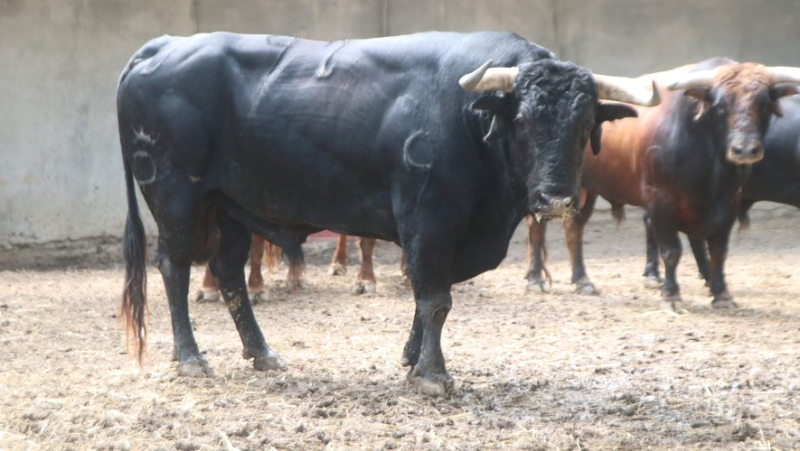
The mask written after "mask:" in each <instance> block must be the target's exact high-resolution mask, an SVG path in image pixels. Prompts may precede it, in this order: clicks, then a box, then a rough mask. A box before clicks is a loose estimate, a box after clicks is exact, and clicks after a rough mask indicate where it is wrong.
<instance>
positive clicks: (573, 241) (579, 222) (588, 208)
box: [564, 192, 600, 294]
mask: <svg viewBox="0 0 800 451" xmlns="http://www.w3.org/2000/svg"><path fill="white" fill-rule="evenodd" d="M596 201H597V194H594V193H590V192H587V193H586V202H585V203H584V205H583V206H582V207H581V209H580V211H579V212H578V214H577V215H575V216H573V217H571V218H569V219H567V220H566V221H564V237H565V238H566V240H567V247H568V248H569V259H570V262H571V263H572V283H573V284H574V285H575V292H576V293H578V294H600V292H599V291H598V290H597V288H595V286H594V284H593V283H592V281H591V280H589V276H587V275H586V265H585V264H584V262H583V231H584V229H585V228H586V223H587V222H589V218H591V217H592V212H593V211H594V204H595V202H596Z"/></svg>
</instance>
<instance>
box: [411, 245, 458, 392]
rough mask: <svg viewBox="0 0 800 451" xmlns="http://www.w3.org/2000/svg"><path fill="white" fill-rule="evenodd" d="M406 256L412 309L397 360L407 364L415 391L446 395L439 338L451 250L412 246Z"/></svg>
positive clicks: (448, 384)
mask: <svg viewBox="0 0 800 451" xmlns="http://www.w3.org/2000/svg"><path fill="white" fill-rule="evenodd" d="M406 255H407V262H408V272H409V276H410V279H411V285H412V287H413V289H414V300H415V302H416V309H415V312H414V322H413V324H412V326H411V331H410V333H409V337H408V341H407V342H406V345H405V348H404V350H403V358H402V361H401V363H402V364H403V366H410V367H411V368H410V370H409V372H408V380H409V382H411V383H412V384H414V386H415V387H416V388H417V390H418V391H420V392H421V393H424V394H427V395H431V396H440V395H448V394H450V393H451V392H452V390H453V378H452V377H451V376H450V374H449V373H448V372H447V368H446V367H445V360H444V354H443V352H442V342H441V340H442V329H443V327H444V323H445V320H447V314H448V313H449V312H450V308H451V307H452V304H453V301H452V297H451V295H450V286H451V284H450V281H449V269H450V266H451V264H450V261H451V259H452V251H451V250H449V249H442V248H441V247H438V246H436V247H434V246H427V247H426V246H425V245H416V246H414V247H413V248H412V249H411V250H410V251H407V253H406Z"/></svg>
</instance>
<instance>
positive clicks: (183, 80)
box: [117, 33, 658, 393]
mask: <svg viewBox="0 0 800 451" xmlns="http://www.w3.org/2000/svg"><path fill="white" fill-rule="evenodd" d="M489 59H493V60H494V61H495V63H496V64H497V65H498V66H502V67H503V68H502V69H489V71H488V72H485V71H484V72H481V73H479V74H478V75H477V78H475V77H472V78H470V79H469V80H467V81H466V82H465V86H466V85H469V87H468V88H462V87H460V86H459V83H458V81H459V78H460V77H462V76H463V75H465V74H467V73H469V72H470V71H472V70H474V69H475V68H476V67H478V66H480V65H481V63H484V62H485V61H487V60H489ZM509 68H511V69H509ZM483 69H485V68H483ZM492 71H494V72H492ZM509 73H511V74H513V77H512V76H509V75H508V74H509ZM476 86H477V87H476ZM468 89H469V90H472V91H478V90H482V91H486V92H485V93H484V94H480V93H478V94H476V93H474V92H468ZM610 92H617V93H618V91H614V90H611V91H609V90H607V89H606V85H604V82H603V81H602V80H601V77H600V76H595V77H594V78H593V75H592V74H591V73H590V72H589V71H588V70H586V69H583V68H581V67H578V66H576V65H574V64H571V63H564V62H560V61H558V60H556V59H554V57H553V55H552V54H551V53H550V52H549V51H547V50H546V49H544V48H542V47H539V46H536V45H534V44H531V43H529V42H527V41H526V40H524V39H522V38H520V37H518V36H516V35H512V34H507V33H476V34H465V35H460V34H453V33H425V34H418V35H411V36H401V37H392V38H381V39H369V40H356V41H339V42H317V41H307V40H301V39H295V38H289V37H281V36H257V35H234V34H228V33H215V34H207V35H197V36H192V37H188V38H175V37H169V36H164V37H161V38H158V39H154V40H152V41H150V42H149V43H147V44H146V45H145V46H144V47H142V48H141V49H140V50H139V51H138V52H137V53H136V54H134V56H133V57H132V58H131V61H130V62H129V64H128V65H127V67H126V69H125V70H124V71H123V73H122V75H121V77H120V82H119V92H118V99H117V107H118V117H119V132H120V141H121V144H122V155H123V162H124V167H125V174H126V182H127V193H128V194H127V196H128V205H129V214H128V220H127V223H126V230H125V246H124V250H125V252H124V253H125V261H126V283H125V289H124V292H123V304H122V311H123V314H124V317H125V319H126V324H127V326H128V330H129V333H130V334H131V335H129V338H132V340H133V345H134V347H135V348H136V350H137V352H138V355H139V359H140V360H141V357H142V353H143V351H144V345H145V339H146V328H145V321H144V320H145V312H146V298H145V290H144V288H145V272H144V266H145V261H144V258H145V257H144V249H145V247H144V231H143V227H142V224H141V221H140V219H139V214H138V207H137V204H136V197H135V188H134V181H135V182H136V183H137V184H138V186H139V188H140V189H141V192H142V194H143V196H144V199H145V200H146V202H147V205H148V207H149V208H150V211H151V212H152V213H153V217H154V218H155V222H156V224H157V225H158V232H159V238H158V256H157V261H158V266H159V269H160V271H161V274H162V277H163V279H164V283H165V286H166V292H167V297H168V300H169V307H170V313H171V317H172V328H173V338H174V345H173V346H174V347H173V358H174V359H175V360H177V361H178V362H179V365H178V371H179V372H180V373H182V374H190V375H203V374H210V373H211V369H210V367H209V366H208V364H207V363H206V361H205V359H204V358H203V357H202V356H201V354H200V352H199V350H198V347H197V343H196V342H195V339H194V336H193V333H192V328H191V325H190V323H189V315H188V302H187V296H188V290H189V271H190V266H191V264H192V263H193V262H197V261H203V260H209V259H210V260H211V261H210V267H211V269H212V271H213V273H214V276H215V278H216V279H217V281H218V284H219V286H220V288H221V292H222V294H223V298H224V300H225V302H226V304H227V306H228V309H229V310H230V313H231V315H232V317H233V320H234V322H235V324H236V327H237V329H238V331H239V334H240V337H241V339H242V344H243V346H244V353H243V355H244V357H245V358H253V359H254V366H255V368H256V369H258V370H269V369H278V368H282V367H283V364H282V363H281V361H280V358H279V357H278V356H277V354H275V353H274V352H273V351H272V350H271V349H270V348H269V346H267V344H266V342H265V340H264V337H263V335H262V333H261V330H260V329H259V327H258V325H257V323H256V321H255V317H254V315H253V311H252V308H251V306H250V302H249V300H248V297H247V288H246V284H245V280H244V272H243V265H244V263H245V261H246V259H247V255H248V247H249V244H250V233H251V232H253V233H256V234H259V235H261V236H263V237H265V238H267V239H268V240H270V241H272V242H274V243H276V244H278V245H279V246H281V247H283V248H285V249H297V248H298V246H299V243H302V242H303V241H304V240H305V238H306V236H308V235H309V234H311V233H313V232H315V231H318V230H321V229H330V230H334V231H336V232H339V233H346V234H353V235H359V236H365V237H374V238H380V239H384V240H389V241H393V242H395V243H397V244H399V245H401V246H402V248H403V250H404V251H405V254H406V256H407V259H408V272H409V276H410V279H411V283H412V287H413V291H414V298H415V300H416V311H415V314H414V322H413V326H412V328H411V332H410V335H409V338H408V341H407V343H406V345H405V349H404V352H403V359H402V362H403V365H406V366H411V371H410V372H409V378H410V379H411V380H413V381H414V382H415V383H416V384H417V386H418V387H419V388H421V389H422V390H423V391H427V392H431V393H441V392H442V391H446V390H448V389H449V388H450V387H452V379H451V378H450V376H449V374H448V373H447V370H446V369H445V361H444V357H443V354H442V349H441V344H440V337H441V331H442V327H443V325H444V322H445V319H446V317H447V314H448V312H449V310H450V308H451V296H450V287H451V285H452V284H453V283H455V282H459V281H462V280H465V279H468V278H471V277H473V276H475V275H477V274H480V273H481V272H484V271H486V270H489V269H492V268H495V267H496V266H497V265H498V264H499V263H500V262H501V260H502V259H503V258H504V257H505V255H506V251H507V248H508V243H509V240H510V238H511V234H512V232H513V231H514V229H515V227H516V226H517V224H518V223H519V222H520V220H521V219H522V218H523V216H524V215H525V214H527V213H539V214H540V215H542V216H544V217H548V216H552V217H556V216H562V215H564V214H568V213H569V212H570V211H571V210H572V209H573V207H572V206H573V205H576V204H577V199H576V196H577V192H578V184H579V180H580V172H581V168H582V164H583V149H584V146H585V145H586V144H587V142H588V141H589V138H590V136H591V137H592V138H593V139H592V141H593V142H595V141H598V142H599V140H597V137H598V135H599V131H600V123H601V122H602V121H603V120H613V119H616V118H619V117H625V116H630V115H633V114H635V113H634V112H633V111H632V110H631V109H630V108H628V107H625V106H618V105H603V104H601V103H600V102H599V101H598V100H599V97H603V98H612V99H614V98H616V99H617V100H621V99H625V97H624V96H623V97H621V98H620V97H618V96H617V97H614V96H608V95H604V94H608V93H610ZM598 93H599V94H598ZM638 94H642V93H641V92H639V93H638ZM647 94H648V95H649V96H650V97H651V98H649V101H650V102H657V101H658V100H657V97H654V96H651V95H650V94H651V93H650V92H649V91H648V92H647ZM636 98H637V99H641V98H643V95H640V96H639V97H636Z"/></svg>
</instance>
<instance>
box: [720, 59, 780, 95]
mask: <svg viewBox="0 0 800 451" xmlns="http://www.w3.org/2000/svg"><path fill="white" fill-rule="evenodd" d="M714 84H716V85H718V86H720V87H722V88H725V89H726V90H732V91H739V92H742V91H754V90H757V89H759V88H761V87H768V86H769V85H770V77H769V73H768V72H767V68H766V66H764V65H762V64H756V63H741V64H737V65H733V66H722V67H720V68H719V72H718V73H717V75H716V77H715V80H714Z"/></svg>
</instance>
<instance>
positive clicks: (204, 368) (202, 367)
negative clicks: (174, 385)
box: [178, 356, 215, 377]
mask: <svg viewBox="0 0 800 451" xmlns="http://www.w3.org/2000/svg"><path fill="white" fill-rule="evenodd" d="M214 375H215V373H214V369H213V368H211V366H210V365H209V364H208V362H207V361H206V359H204V358H203V357H201V356H198V357H192V358H190V359H188V360H185V361H183V362H181V363H179V364H178V376H184V377H214Z"/></svg>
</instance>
